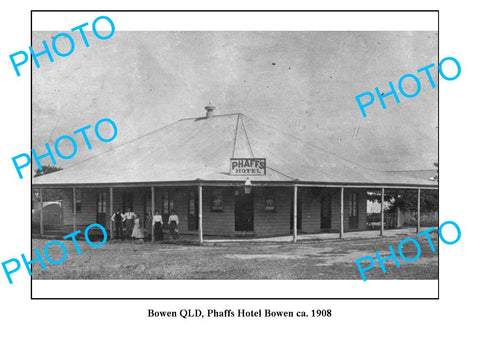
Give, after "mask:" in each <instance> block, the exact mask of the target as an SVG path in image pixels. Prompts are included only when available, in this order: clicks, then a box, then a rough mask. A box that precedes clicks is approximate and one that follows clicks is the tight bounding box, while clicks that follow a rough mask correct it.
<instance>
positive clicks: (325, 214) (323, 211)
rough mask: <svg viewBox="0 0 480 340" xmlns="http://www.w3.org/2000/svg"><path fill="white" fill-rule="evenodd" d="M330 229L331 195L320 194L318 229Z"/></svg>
mask: <svg viewBox="0 0 480 340" xmlns="http://www.w3.org/2000/svg"><path fill="white" fill-rule="evenodd" d="M331 229H332V196H331V195H322V198H321V199H320V230H321V231H329V230H331Z"/></svg>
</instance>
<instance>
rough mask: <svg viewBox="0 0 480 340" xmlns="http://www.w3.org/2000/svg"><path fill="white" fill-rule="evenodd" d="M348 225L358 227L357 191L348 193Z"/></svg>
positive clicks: (350, 227) (353, 227)
mask: <svg viewBox="0 0 480 340" xmlns="http://www.w3.org/2000/svg"><path fill="white" fill-rule="evenodd" d="M348 227H349V229H358V193H356V192H351V193H350V194H349V195H348Z"/></svg>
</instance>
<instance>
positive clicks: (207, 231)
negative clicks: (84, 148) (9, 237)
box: [46, 187, 367, 236]
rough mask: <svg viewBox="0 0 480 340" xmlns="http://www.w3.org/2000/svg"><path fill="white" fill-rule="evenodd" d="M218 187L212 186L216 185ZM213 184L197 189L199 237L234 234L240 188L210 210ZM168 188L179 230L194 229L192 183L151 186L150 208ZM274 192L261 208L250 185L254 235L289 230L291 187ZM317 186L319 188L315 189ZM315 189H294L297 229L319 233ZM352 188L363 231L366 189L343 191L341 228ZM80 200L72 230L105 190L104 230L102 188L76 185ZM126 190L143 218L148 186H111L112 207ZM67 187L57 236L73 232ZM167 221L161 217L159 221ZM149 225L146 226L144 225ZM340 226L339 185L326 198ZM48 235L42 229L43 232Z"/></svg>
mask: <svg viewBox="0 0 480 340" xmlns="http://www.w3.org/2000/svg"><path fill="white" fill-rule="evenodd" d="M216 188H218V187H216ZM216 188H215V187H204V188H203V233H204V235H207V236H208V235H219V236H235V190H241V189H239V188H236V187H223V211H222V212H214V211H212V210H211V201H212V195H213V191H214V190H215V189H216ZM167 190H168V191H170V192H171V193H172V195H173V196H172V197H173V200H174V209H175V211H176V213H177V215H178V217H179V220H180V223H179V229H180V232H181V233H196V231H189V230H188V203H189V192H190V190H195V191H197V190H198V189H197V188H196V187H192V188H189V187H185V188H166V187H156V188H155V209H158V210H160V211H161V208H162V194H163V192H164V191H167ZM272 190H273V192H274V193H275V211H274V212H270V211H265V189H264V188H259V187H256V188H254V190H253V191H252V195H253V200H254V203H253V204H254V232H253V234H254V235H255V236H275V235H289V234H290V214H291V212H290V209H291V203H292V199H293V190H292V188H273V189H272ZM320 190H321V189H320ZM318 191H319V189H314V188H299V189H298V195H299V197H301V198H302V202H303V204H302V225H301V228H299V232H304V233H319V232H320V223H321V221H320V217H321V216H320V195H319V194H318ZM352 191H355V192H357V193H358V214H359V217H358V219H359V228H358V230H364V229H366V227H367V223H366V211H367V208H366V205H367V203H366V190H364V189H345V197H344V198H345V202H344V209H345V215H344V228H345V229H344V230H345V231H348V230H349V227H348V210H347V209H348V194H349V192H352ZM80 192H81V199H82V210H81V211H80V212H77V218H76V223H77V229H81V230H83V229H85V228H86V227H87V226H88V225H90V224H91V223H96V218H97V210H96V209H97V207H96V204H97V195H98V193H100V192H106V193H107V225H106V226H105V228H106V229H107V231H109V229H110V217H111V215H110V196H109V189H108V188H104V189H103V188H100V189H86V188H82V189H80ZM124 192H132V194H133V210H134V211H135V212H136V213H138V214H140V215H141V216H142V220H143V217H144V206H145V204H147V206H146V210H151V204H150V202H149V200H148V196H149V192H150V187H145V188H131V189H130V188H128V189H127V188H126V189H119V188H114V189H113V197H114V199H113V209H114V211H115V209H117V208H120V209H122V207H123V202H122V201H123V193H124ZM72 199H73V191H72V189H71V188H70V189H65V190H64V195H63V202H62V214H63V227H61V229H60V230H56V231H61V232H62V233H63V234H65V235H66V234H69V233H71V232H72V231H73V209H72ZM164 222H165V223H167V221H164ZM148 227H150V226H148ZM339 230H340V189H338V190H335V191H334V193H333V197H332V231H339ZM46 232H47V233H48V231H47V230H46Z"/></svg>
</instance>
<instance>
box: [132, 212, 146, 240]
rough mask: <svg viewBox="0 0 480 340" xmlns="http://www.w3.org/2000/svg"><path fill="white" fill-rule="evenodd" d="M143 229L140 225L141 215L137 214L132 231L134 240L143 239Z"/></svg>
mask: <svg viewBox="0 0 480 340" xmlns="http://www.w3.org/2000/svg"><path fill="white" fill-rule="evenodd" d="M143 237H144V235H143V229H142V228H141V227H140V216H138V215H136V216H135V219H134V221H133V231H132V238H133V239H134V240H142V241H143Z"/></svg>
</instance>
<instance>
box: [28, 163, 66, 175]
mask: <svg viewBox="0 0 480 340" xmlns="http://www.w3.org/2000/svg"><path fill="white" fill-rule="evenodd" d="M60 170H63V168H61V167H57V166H55V165H44V166H42V170H40V169H36V170H35V175H33V177H39V176H43V175H46V174H49V173H52V172H55V171H60Z"/></svg>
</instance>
